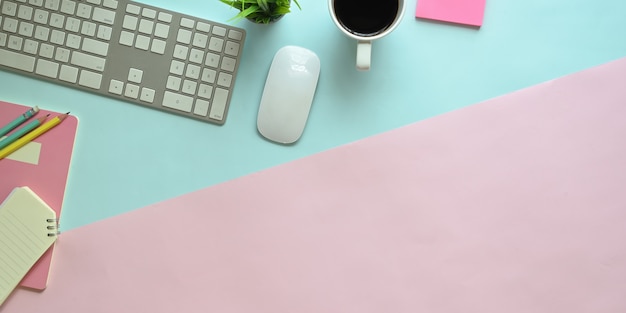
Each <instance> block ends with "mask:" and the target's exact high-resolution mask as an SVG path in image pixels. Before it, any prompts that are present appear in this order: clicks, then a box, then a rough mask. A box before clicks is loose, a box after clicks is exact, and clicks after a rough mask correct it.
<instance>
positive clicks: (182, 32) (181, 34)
mask: <svg viewBox="0 0 626 313" xmlns="http://www.w3.org/2000/svg"><path fill="white" fill-rule="evenodd" d="M176 41H178V42H180V43H184V44H189V43H190V42H191V31H188V30H186V29H179V30H178V36H176Z"/></svg>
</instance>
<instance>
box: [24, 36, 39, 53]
mask: <svg viewBox="0 0 626 313" xmlns="http://www.w3.org/2000/svg"><path fill="white" fill-rule="evenodd" d="M38 48H39V43H38V42H36V41H34V40H31V39H26V40H25V41H24V52H26V53H28V54H37V49H38Z"/></svg>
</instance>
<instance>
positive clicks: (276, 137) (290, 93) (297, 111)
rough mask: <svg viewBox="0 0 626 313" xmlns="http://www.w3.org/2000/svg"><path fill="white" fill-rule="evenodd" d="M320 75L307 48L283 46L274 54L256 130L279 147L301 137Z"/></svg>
mask: <svg viewBox="0 0 626 313" xmlns="http://www.w3.org/2000/svg"><path fill="white" fill-rule="evenodd" d="M319 73H320V59H319V58H318V57H317V55H316V54H315V53H314V52H313V51H311V50H308V49H306V48H302V47H297V46H285V47H283V48H281V49H280V50H278V52H276V55H275V56H274V60H273V61H272V65H271V66H270V70H269V73H268V74H267V80H266V81H265V88H264V89H263V95H262V97H261V104H260V105H259V115H258V117H257V128H258V130H259V133H261V135H263V137H265V138H267V139H269V140H271V141H274V142H278V143H282V144H290V143H294V142H296V141H297V140H298V139H300V136H302V132H303V131H304V126H305V125H306V121H307V119H308V117H309V111H310V109H311V103H312V102H313V96H314V94H315V89H316V88H317V80H318V78H319Z"/></svg>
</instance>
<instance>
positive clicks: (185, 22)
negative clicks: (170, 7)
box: [180, 17, 195, 28]
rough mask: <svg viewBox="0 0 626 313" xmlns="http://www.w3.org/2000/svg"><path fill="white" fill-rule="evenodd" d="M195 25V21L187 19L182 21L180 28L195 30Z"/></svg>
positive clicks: (184, 18)
mask: <svg viewBox="0 0 626 313" xmlns="http://www.w3.org/2000/svg"><path fill="white" fill-rule="evenodd" d="M194 23H195V22H194V21H193V20H190V19H188V18H186V17H183V18H181V19H180V26H182V27H186V28H193V25H194Z"/></svg>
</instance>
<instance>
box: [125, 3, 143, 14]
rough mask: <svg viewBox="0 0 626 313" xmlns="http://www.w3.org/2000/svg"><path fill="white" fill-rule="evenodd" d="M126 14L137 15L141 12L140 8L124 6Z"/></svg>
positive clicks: (129, 5)
mask: <svg viewBox="0 0 626 313" xmlns="http://www.w3.org/2000/svg"><path fill="white" fill-rule="evenodd" d="M126 12H127V13H130V14H135V15H139V12H141V8H140V7H139V6H137V5H134V4H132V3H129V4H127V5H126Z"/></svg>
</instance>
